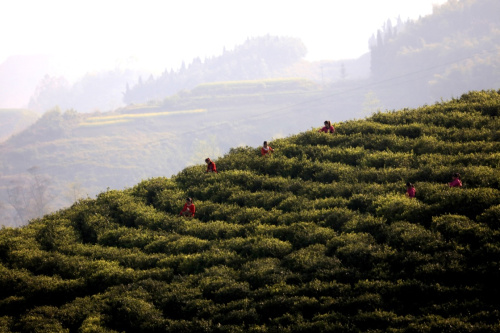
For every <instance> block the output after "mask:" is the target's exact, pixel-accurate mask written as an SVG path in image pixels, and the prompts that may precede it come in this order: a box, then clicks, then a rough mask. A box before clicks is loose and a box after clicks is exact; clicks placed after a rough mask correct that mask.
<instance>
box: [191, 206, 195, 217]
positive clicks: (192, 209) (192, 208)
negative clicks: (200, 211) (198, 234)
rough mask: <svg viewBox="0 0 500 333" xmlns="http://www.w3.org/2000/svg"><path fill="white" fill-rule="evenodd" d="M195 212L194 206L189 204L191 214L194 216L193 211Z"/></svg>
mask: <svg viewBox="0 0 500 333" xmlns="http://www.w3.org/2000/svg"><path fill="white" fill-rule="evenodd" d="M195 212H196V207H195V206H194V205H191V215H192V216H193V217H194V213H195Z"/></svg>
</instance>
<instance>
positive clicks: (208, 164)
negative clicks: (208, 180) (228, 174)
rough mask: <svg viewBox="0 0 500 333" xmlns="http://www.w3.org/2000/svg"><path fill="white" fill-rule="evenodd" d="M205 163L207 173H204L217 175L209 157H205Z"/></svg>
mask: <svg viewBox="0 0 500 333" xmlns="http://www.w3.org/2000/svg"><path fill="white" fill-rule="evenodd" d="M205 163H207V171H205V172H215V173H217V167H216V166H215V163H214V162H213V161H212V160H211V159H210V158H209V157H207V158H206V159H205Z"/></svg>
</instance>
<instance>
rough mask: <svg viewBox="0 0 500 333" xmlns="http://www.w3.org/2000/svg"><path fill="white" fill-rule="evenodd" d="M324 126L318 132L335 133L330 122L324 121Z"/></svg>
mask: <svg viewBox="0 0 500 333" xmlns="http://www.w3.org/2000/svg"><path fill="white" fill-rule="evenodd" d="M324 124H325V126H324V127H323V128H322V129H320V130H319V131H318V132H323V133H331V134H333V133H335V128H334V127H333V126H332V123H331V122H330V120H325V122H324Z"/></svg>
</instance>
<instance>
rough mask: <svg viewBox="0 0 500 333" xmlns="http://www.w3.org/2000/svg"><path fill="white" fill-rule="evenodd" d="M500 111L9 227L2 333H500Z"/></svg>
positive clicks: (250, 152)
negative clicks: (190, 203)
mask: <svg viewBox="0 0 500 333" xmlns="http://www.w3.org/2000/svg"><path fill="white" fill-rule="evenodd" d="M499 110H500V91H499V92H497V91H483V92H471V93H469V94H465V95H463V96H462V97H461V98H459V99H454V100H452V101H449V102H442V103H437V104H435V105H432V106H424V107H420V108H418V109H412V110H401V111H395V112H389V113H377V114H375V115H373V116H372V117H370V118H368V119H366V120H358V121H347V122H343V123H340V124H339V125H338V126H337V127H336V133H335V134H333V135H331V134H325V133H318V132H317V130H311V131H308V132H304V133H300V134H297V135H294V136H291V137H288V138H285V139H279V140H275V141H272V142H270V145H271V146H272V147H273V148H274V150H275V152H274V155H273V156H272V157H270V158H268V159H266V158H262V157H261V156H260V151H259V148H258V147H244V148H234V149H232V150H231V151H230V153H228V154H227V155H225V156H223V157H222V158H220V159H218V160H216V161H215V162H216V164H217V168H218V170H219V173H218V174H206V173H205V172H204V171H205V168H206V167H205V166H203V165H198V166H194V167H190V168H187V169H184V170H183V171H182V172H180V173H178V174H177V175H175V176H173V177H172V178H153V179H149V180H144V181H142V182H141V183H139V184H137V185H136V186H134V187H133V188H129V189H126V190H123V191H115V190H109V191H107V192H104V193H101V194H99V195H98V196H97V197H96V198H95V199H86V200H81V201H79V202H77V203H75V204H74V205H73V206H72V207H70V208H68V209H65V210H61V211H58V212H56V213H53V214H51V215H47V216H45V217H44V218H42V219H38V220H33V221H31V222H30V223H29V224H28V225H27V226H25V227H22V228H3V229H1V230H0V331H1V332H177V333H179V332H500V287H499V281H500V190H499V183H500V169H499V167H500V119H499ZM265 139H268V138H262V140H265ZM455 172H459V173H460V174H461V175H462V181H463V187H462V188H450V187H449V186H448V184H447V183H448V182H450V181H451V176H452V174H453V173H455ZM406 182H412V183H414V184H415V187H416V198H413V199H410V198H408V197H406V196H405V191H406V187H405V184H406ZM188 196H189V197H192V198H193V199H194V203H195V205H196V215H195V217H194V218H186V217H180V216H179V211H180V210H181V208H182V206H183V204H184V202H185V198H186V197H188Z"/></svg>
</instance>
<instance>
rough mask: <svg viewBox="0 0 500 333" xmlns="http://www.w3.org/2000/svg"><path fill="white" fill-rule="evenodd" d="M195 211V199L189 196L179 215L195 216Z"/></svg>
mask: <svg viewBox="0 0 500 333" xmlns="http://www.w3.org/2000/svg"><path fill="white" fill-rule="evenodd" d="M195 212H196V207H195V206H194V204H193V199H192V198H187V199H186V203H185V204H184V207H183V208H182V210H181V212H180V213H179V215H180V216H186V217H194V213H195Z"/></svg>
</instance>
